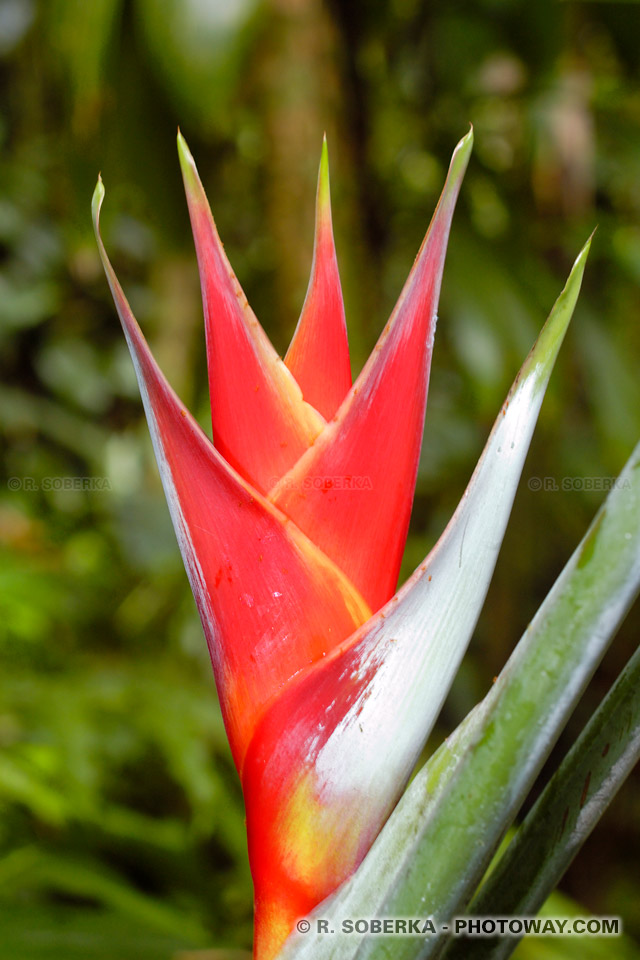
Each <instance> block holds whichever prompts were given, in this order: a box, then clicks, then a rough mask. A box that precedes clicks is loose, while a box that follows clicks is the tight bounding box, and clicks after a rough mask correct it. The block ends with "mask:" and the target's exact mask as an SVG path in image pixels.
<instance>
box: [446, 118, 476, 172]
mask: <svg viewBox="0 0 640 960" xmlns="http://www.w3.org/2000/svg"><path fill="white" fill-rule="evenodd" d="M472 150H473V124H469V132H468V133H465V135H464V137H463V138H462V140H460V141H459V142H458V143H457V144H456V148H455V150H454V151H453V156H452V157H451V168H452V169H453V168H454V167H460V166H461V165H462V164H464V166H465V167H466V165H467V163H468V162H469V157H470V156H471V151H472Z"/></svg>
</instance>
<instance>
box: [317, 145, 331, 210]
mask: <svg viewBox="0 0 640 960" xmlns="http://www.w3.org/2000/svg"><path fill="white" fill-rule="evenodd" d="M317 205H318V214H319V215H322V216H330V215H331V191H330V187H329V148H328V147H327V135H326V133H325V134H324V136H323V138H322V150H321V153H320V169H319V171H318V195H317Z"/></svg>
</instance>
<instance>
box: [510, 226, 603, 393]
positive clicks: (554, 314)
mask: <svg viewBox="0 0 640 960" xmlns="http://www.w3.org/2000/svg"><path fill="white" fill-rule="evenodd" d="M594 233H595V231H594ZM592 239H593V233H592V234H591V236H590V237H589V239H588V240H587V242H586V243H585V245H584V247H583V248H582V250H581V251H580V253H579V254H578V256H577V257H576V259H575V262H574V264H573V266H572V268H571V272H570V274H569V276H568V278H567V282H566V283H565V285H564V288H563V290H562V293H561V294H560V296H559V297H558V299H557V300H556V302H555V303H554V305H553V309H552V310H551V313H550V314H549V317H548V318H547V322H546V323H545V325H544V327H543V328H542V330H541V331H540V334H539V335H538V339H537V340H536V342H535V343H534V345H533V347H532V349H531V353H530V354H529V356H528V357H527V359H526V361H525V363H524V365H523V367H522V376H521V381H522V380H524V379H525V378H526V377H527V376H528V375H529V374H531V373H535V374H536V378H537V381H538V383H539V384H540V385H542V386H546V384H547V381H548V379H549V376H550V374H551V370H552V368H553V365H554V363H555V360H556V357H557V356H558V351H559V350H560V347H561V345H562V341H563V340H564V336H565V334H566V332H567V329H568V327H569V323H570V321H571V317H572V316H573V311H574V309H575V306H576V303H577V300H578V295H579V293H580V288H581V286H582V278H583V276H584V268H585V266H586V263H587V257H588V256H589V250H590V249H591V241H592Z"/></svg>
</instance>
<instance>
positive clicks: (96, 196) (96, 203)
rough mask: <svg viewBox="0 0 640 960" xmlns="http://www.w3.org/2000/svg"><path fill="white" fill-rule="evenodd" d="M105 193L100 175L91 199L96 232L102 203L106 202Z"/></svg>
mask: <svg viewBox="0 0 640 960" xmlns="http://www.w3.org/2000/svg"><path fill="white" fill-rule="evenodd" d="M104 193H105V191H104V183H103V182H102V177H101V176H100V174H98V182H97V183H96V187H95V190H94V191H93V196H92V198H91V215H92V217H93V225H94V228H95V230H96V232H97V230H98V219H99V217H100V207H101V206H102V201H103V200H104Z"/></svg>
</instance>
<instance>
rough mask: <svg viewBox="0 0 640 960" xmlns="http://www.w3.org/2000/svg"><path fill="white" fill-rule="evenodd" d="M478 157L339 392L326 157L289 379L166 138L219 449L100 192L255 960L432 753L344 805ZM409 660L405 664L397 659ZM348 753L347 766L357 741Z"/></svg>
mask: <svg viewBox="0 0 640 960" xmlns="http://www.w3.org/2000/svg"><path fill="white" fill-rule="evenodd" d="M471 145H472V135H471V133H469V134H468V135H467V137H465V138H464V140H463V141H461V143H460V144H459V145H458V147H457V148H456V151H455V153H454V156H453V159H452V162H451V168H450V171H449V175H448V178H447V181H446V184H445V187H444V191H443V194H442V197H441V200H440V203H439V204H438V207H437V209H436V212H435V215H434V217H433V220H432V223H431V226H430V228H429V230H428V232H427V235H426V237H425V240H424V242H423V244H422V246H421V248H420V251H419V253H418V256H417V258H416V261H415V264H414V266H413V268H412V270H411V273H410V275H409V278H408V280H407V283H406V285H405V287H404V290H403V291H402V294H401V296H400V299H399V301H398V303H397V305H396V308H395V309H394V311H393V313H392V316H391V318H390V320H389V322H388V324H387V326H386V327H385V329H384V330H383V332H382V334H381V336H380V339H379V341H378V343H377V345H376V347H375V349H374V351H373V353H372V356H371V357H370V359H369V361H368V362H367V364H366V366H365V367H364V369H363V371H362V373H361V374H360V376H359V377H358V379H357V380H356V382H355V384H354V385H353V386H351V376H350V368H349V356H348V346H347V336H346V328H345V322H344V308H343V302H342V294H341V290H340V282H339V277H338V270H337V264H336V257H335V249H334V243H333V235H332V227H331V213H330V206H329V179H328V161H327V154H326V145H325V146H324V147H323V154H322V161H321V165H320V175H319V181H318V196H317V209H316V237H315V249H314V260H313V267H312V273H311V281H310V284H309V289H308V292H307V297H306V300H305V304H304V307H303V311H302V315H301V317H300V321H299V323H298V326H297V329H296V332H295V335H294V338H293V342H292V344H291V347H290V349H289V352H288V353H287V355H286V358H285V360H284V361H283V360H281V358H280V357H278V355H277V354H276V352H275V350H274V349H273V347H272V346H271V344H270V342H269V340H268V338H267V336H266V335H265V333H264V331H263V329H262V327H261V326H260V325H259V323H258V321H257V320H256V318H255V317H254V315H253V313H252V312H251V310H250V308H249V306H248V304H247V301H246V298H245V296H244V294H243V292H242V289H241V287H240V285H239V283H238V280H237V279H236V277H235V275H234V273H233V271H232V269H231V266H230V265H229V262H228V260H227V257H226V255H225V253H224V251H223V248H222V244H221V242H220V239H219V236H218V233H217V230H216V227H215V224H214V221H213V218H212V216H211V211H210V209H209V205H208V203H207V200H206V197H205V194H204V191H203V188H202V184H201V182H200V179H199V177H198V174H197V171H196V168H195V164H194V162H193V159H192V157H191V155H190V153H189V151H188V148H187V146H186V144H185V142H184V140H183V138H182V137H181V136H180V135H179V136H178V149H179V155H180V163H181V167H182V172H183V177H184V183H185V189H186V193H187V200H188V204H189V211H190V215H191V221H192V226H193V231H194V237H195V244H196V250H197V255H198V262H199V267H200V276H201V282H202V291H203V300H204V313H205V324H206V337H207V360H208V365H209V379H210V392H211V408H212V426H213V443H212V442H211V441H210V440H209V439H208V437H207V436H206V435H205V434H204V433H203V431H202V430H201V429H200V427H199V426H198V425H197V423H196V422H195V421H194V420H193V418H192V417H191V416H190V414H189V413H188V412H187V411H186V410H185V409H184V407H183V405H182V404H181V402H180V400H179V399H178V397H177V396H176V395H175V393H174V392H173V391H172V390H171V388H170V386H169V385H168V383H167V382H166V380H165V378H164V376H163V375H162V373H161V372H160V370H159V368H158V366H157V365H156V363H155V361H154V359H153V357H152V355H151V353H150V351H149V348H148V346H147V343H146V341H145V339H144V337H143V335H142V333H141V331H140V329H139V327H138V325H137V323H136V321H135V319H134V317H133V314H132V313H131V310H130V308H129V305H128V303H127V301H126V298H125V296H124V294H123V292H122V289H121V287H120V285H119V283H118V281H117V279H116V277H115V274H114V272H113V270H112V268H111V265H110V263H109V260H108V258H107V255H106V252H105V250H104V247H103V244H102V241H101V239H100V235H99V231H98V218H99V210H100V206H101V203H102V199H103V196H104V188H103V187H102V183H101V182H99V183H98V187H97V188H96V193H95V196H94V220H95V226H96V235H97V238H98V244H99V248H100V254H101V257H102V259H103V263H104V266H105V270H106V273H107V278H108V280H109V284H110V286H111V290H112V293H113V296H114V299H115V302H116V306H117V309H118V312H119V315H120V319H121V321H122V325H123V328H124V332H125V335H126V338H127V341H128V344H129V348H130V350H131V354H132V357H133V360H134V364H135V367H136V372H137V376H138V381H139V384H140V389H141V392H142V397H143V401H144V405H145V410H146V414H147V419H148V421H149V427H150V430H151V435H152V439H153V444H154V448H155V452H156V456H157V459H158V464H159V467H160V472H161V475H162V480H163V484H164V487H165V492H166V494H167V499H168V502H169V507H170V510H171V514H172V518H173V523H174V526H175V529H176V534H177V537H178V542H179V544H180V549H181V552H182V555H183V558H184V562H185V565H186V568H187V572H188V575H189V579H190V582H191V586H192V589H193V592H194V596H195V598H196V603H197V605H198V610H199V612H200V616H201V619H202V623H203V627H204V632H205V635H206V637H207V642H208V645H209V650H210V653H211V659H212V662H213V667H214V672H215V677H216V682H217V686H218V692H219V696H220V702H221V707H222V712H223V716H224V721H225V724H226V728H227V731H228V734H229V740H230V743H231V748H232V751H233V756H234V759H235V762H236V765H237V767H238V771H239V773H240V776H241V778H242V782H243V789H244V795H245V803H246V808H247V824H248V832H249V851H250V858H251V866H252V872H253V877H254V882H255V887H256V956H259V957H260V958H270V957H272V956H274V955H275V954H276V953H277V951H278V949H279V947H280V946H281V944H282V943H283V941H284V940H285V939H286V937H287V936H288V934H289V932H290V931H291V929H292V928H293V925H294V923H295V920H296V919H297V917H299V916H300V915H301V914H304V913H306V912H308V911H309V910H310V909H311V908H312V907H313V906H315V905H316V904H317V903H318V902H319V901H320V900H321V899H323V898H324V897H326V896H327V895H328V894H329V893H331V891H332V890H334V889H335V888H336V887H337V886H338V885H339V884H340V883H341V882H342V881H343V880H344V879H345V878H346V877H348V876H349V875H350V874H351V873H352V872H353V871H354V870H355V868H356V867H357V866H358V863H359V862H360V861H361V859H362V858H363V856H364V855H365V853H366V851H367V850H368V848H369V846H370V845H371V843H372V841H373V839H374V838H375V836H376V834H377V832H378V831H379V829H380V827H381V826H382V824H383V822H384V820H385V818H386V816H387V815H388V813H389V811H390V810H391V808H392V807H393V804H394V803H395V801H396V800H397V797H398V795H399V793H400V791H401V790H402V788H403V786H404V783H405V782H406V778H407V776H408V771H409V770H410V765H411V762H412V760H411V758H413V760H415V754H416V752H417V751H418V750H419V748H420V743H421V741H422V739H423V738H424V735H425V734H424V729H423V727H424V724H422V723H421V722H419V723H418V724H417V726H416V729H415V731H414V733H412V736H411V737H410V738H409V739H408V740H407V742H406V744H405V745H404V746H403V747H402V749H400V754H401V755H402V762H401V763H399V764H395V765H394V763H393V762H391V761H390V760H389V757H390V756H391V755H392V754H393V751H394V749H395V748H394V747H393V744H391V747H390V745H389V744H386V745H384V747H383V749H382V752H381V757H380V761H381V768H380V769H381V771H382V773H380V772H375V771H373V770H371V771H370V775H369V773H367V774H366V775H365V776H363V777H362V776H359V775H358V776H355V775H354V777H353V778H351V779H350V784H349V785H348V786H347V785H346V783H345V790H343V791H340V790H339V789H337V784H336V782H335V768H334V767H332V761H331V762H330V761H329V760H328V759H327V757H328V753H327V750H326V749H325V747H327V745H328V744H329V741H331V743H332V744H334V745H335V742H336V737H338V742H340V740H339V735H340V731H341V730H342V729H343V728H344V729H345V730H346V729H347V728H349V729H350V730H351V729H357V716H358V715H359V714H358V710H359V711H360V712H362V709H363V706H364V702H365V701H366V699H367V698H368V697H369V696H371V695H372V694H375V697H374V699H375V698H377V697H378V695H379V691H378V687H377V686H376V683H374V682H373V681H374V680H375V678H378V679H379V678H381V677H382V678H383V680H381V683H382V686H383V687H384V690H385V691H386V690H387V687H386V686H385V685H386V684H387V683H388V684H389V687H388V690H389V693H388V696H389V697H391V699H393V697H394V696H402V691H401V690H398V688H397V686H396V687H395V693H394V686H393V676H392V675H391V674H392V673H393V670H395V669H396V668H395V667H394V668H393V670H391V673H389V671H388V670H387V672H386V673H385V670H383V669H381V668H382V667H383V666H384V664H385V663H393V662H395V661H394V657H393V655H388V650H387V648H389V649H391V648H392V646H393V643H394V638H393V637H388V636H387V635H386V634H385V632H384V622H385V619H386V618H387V616H388V614H389V612H390V609H388V608H385V610H383V611H382V612H380V613H379V614H378V615H377V616H375V617H373V618H372V614H373V613H375V611H379V610H380V609H381V608H383V607H384V605H385V604H387V602H388V601H390V600H391V598H392V595H393V592H394V590H395V587H396V582H397V578H398V572H399V568H400V561H401V557H402V552H403V549H404V545H405V540H406V535H407V528H408V523H409V514H410V510H411V503H412V500H413V493H414V487H415V481H416V475H417V468H418V459H419V455H420V445H421V440H422V431H423V420H424V411H425V404H426V397H427V387H428V380H429V367H430V362H431V349H432V344H433V337H434V332H435V323H436V308H437V301H438V296H439V290H440V282H441V277H442V270H443V264H444V255H445V250H446V244H447V239H448V234H449V227H450V223H451V218H452V215H453V210H454V206H455V202H456V198H457V195H458V191H459V188H460V184H461V181H462V177H463V175H464V171H465V169H466V165H467V162H468V157H469V153H470V150H471ZM512 446H513V444H512ZM430 579H431V578H430V577H429V580H430ZM411 589H413V588H410V590H411ZM409 592H410V591H409ZM408 595H409V594H407V596H408ZM412 595H413V594H412ZM395 602H396V598H394V600H393V601H391V605H390V607H392V606H393V604H394V603H395ZM402 602H403V601H400V603H402ZM378 634H380V636H381V637H382V640H381V641H379V639H378ZM372 638H373V639H372ZM390 645H391V646H390ZM385 651H387V652H385ZM403 656H404V657H405V664H406V663H408V664H410V663H411V651H409V659H407V656H406V654H403ZM405 672H406V671H405ZM388 673H389V679H388V680H387V679H384V677H386V675H387V674H388ZM384 696H387V693H386V692H385V693H384ZM354 709H355V714H354ZM400 712H401V711H400ZM354 724H356V727H354ZM356 741H357V738H356ZM345 743H348V744H349V747H348V749H349V751H353V750H354V749H357V742H355V746H354V742H353V738H352V737H351V734H349V736H347V739H346V740H345ZM332 749H333V747H332ZM390 749H391V753H389V750H390ZM403 751H404V752H403ZM350 757H351V761H353V762H354V763H355V761H356V757H355V756H352V755H351V753H349V756H348V757H347V756H345V762H346V763H349V762H351V761H350V759H349V758H350ZM386 762H390V763H391V766H390V768H389V770H388V772H387V773H385V772H384V771H385V767H384V764H385V763H386Z"/></svg>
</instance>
